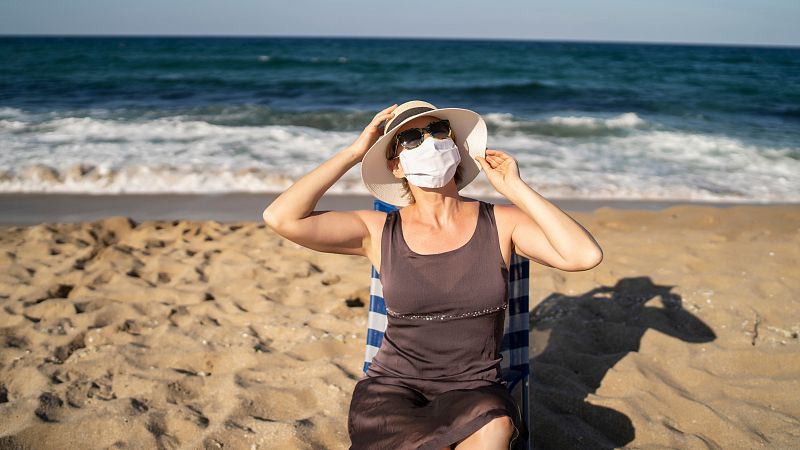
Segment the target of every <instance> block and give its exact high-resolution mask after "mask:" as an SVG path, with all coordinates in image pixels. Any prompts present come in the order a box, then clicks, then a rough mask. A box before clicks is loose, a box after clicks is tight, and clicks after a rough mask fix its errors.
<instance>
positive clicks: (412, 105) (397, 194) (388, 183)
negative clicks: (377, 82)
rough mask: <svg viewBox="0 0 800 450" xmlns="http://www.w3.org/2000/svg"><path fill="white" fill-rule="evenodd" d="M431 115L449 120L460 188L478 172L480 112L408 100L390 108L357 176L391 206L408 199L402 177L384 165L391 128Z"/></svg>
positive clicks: (482, 135)
mask: <svg viewBox="0 0 800 450" xmlns="http://www.w3.org/2000/svg"><path fill="white" fill-rule="evenodd" d="M423 116H435V117H438V118H440V119H447V120H449V121H450V129H452V130H453V134H454V135H455V139H454V141H455V143H456V146H458V151H459V153H460V154H461V162H460V163H459V166H460V167H461V182H460V183H458V184H457V185H456V189H458V190H461V189H462V188H463V187H464V186H466V185H468V184H469V183H471V182H472V180H474V179H475V177H477V176H478V173H479V172H480V171H481V165H480V163H479V162H478V161H476V160H475V156H481V157H485V156H486V137H487V133H486V122H484V121H483V118H482V117H481V116H480V114H478V113H476V112H475V111H470V110H469V109H463V108H437V107H435V106H433V105H432V104H430V103H428V102H425V101H422V100H411V101H408V102H405V103H403V104H401V105H398V106H397V108H395V109H394V117H392V118H391V119H390V120H388V121H387V122H386V124H385V125H384V127H383V135H381V137H379V138H378V140H377V141H375V143H374V144H372V147H370V148H369V150H367V153H365V154H364V158H362V160H361V179H362V180H364V184H365V185H366V186H367V189H368V190H369V191H370V192H371V193H372V195H374V196H375V197H376V198H378V199H379V200H383V201H384V202H386V203H389V204H392V205H395V206H407V205H409V204H411V202H410V201H409V200H408V199H407V198H405V197H404V196H403V179H401V178H395V176H394V174H392V172H391V171H390V170H389V168H388V167H387V166H386V161H387V160H386V150H388V147H389V146H391V145H392V142H393V138H394V134H395V133H394V131H397V130H398V129H400V127H401V126H402V125H403V124H405V123H406V122H409V121H411V120H413V119H416V118H417V117H423Z"/></svg>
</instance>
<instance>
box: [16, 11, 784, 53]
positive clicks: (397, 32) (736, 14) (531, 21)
mask: <svg viewBox="0 0 800 450" xmlns="http://www.w3.org/2000/svg"><path fill="white" fill-rule="evenodd" d="M798 23H800V0H605V1H598V0H550V1H547V2H544V1H540V0H492V1H477V0H460V1H458V0H435V1H430V0H405V1H359V0H335V1H334V0H315V1H312V0H289V1H274V0H157V1H156V0H136V1H132V0H69V1H64V0H48V1H45V0H0V35H31V34H33V35H42V34H45V35H87V34H88V35H162V36H163V35H183V36H187V35H188V36H191V35H203V36H331V37H333V36H353V37H403V38H409V37H418V38H473V39H524V40H564V41H608V42H673V43H708V44H746V45H792V46H800V26H798Z"/></svg>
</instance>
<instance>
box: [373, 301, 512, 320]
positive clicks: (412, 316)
mask: <svg viewBox="0 0 800 450" xmlns="http://www.w3.org/2000/svg"><path fill="white" fill-rule="evenodd" d="M507 307H508V303H503V305H502V306H496V307H494V308H486V309H481V310H479V311H470V312H465V313H459V314H400V313H398V312H396V311H392V310H391V309H389V308H388V307H387V308H386V314H389V315H390V316H392V317H399V318H402V319H422V320H445V319H463V318H465V317H477V316H483V315H486V314H491V313H493V312H496V311H500V310H501V309H506V308H507Z"/></svg>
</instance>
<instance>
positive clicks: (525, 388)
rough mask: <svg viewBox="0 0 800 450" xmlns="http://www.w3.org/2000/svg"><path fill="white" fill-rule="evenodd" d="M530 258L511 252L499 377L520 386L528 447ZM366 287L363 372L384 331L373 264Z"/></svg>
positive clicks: (387, 207) (379, 206)
mask: <svg viewBox="0 0 800 450" xmlns="http://www.w3.org/2000/svg"><path fill="white" fill-rule="evenodd" d="M373 209H375V210H376V211H383V212H386V213H388V212H391V211H394V210H396V209H397V207H395V206H394V205H391V204H389V203H386V202H383V201H381V200H377V199H376V200H375V201H374V203H373ZM529 269H530V262H529V261H528V259H527V258H523V257H521V256H519V255H518V254H516V253H513V254H512V255H511V267H510V268H509V277H508V308H506V320H505V330H504V332H503V343H502V345H501V354H502V355H503V360H502V362H501V363H500V364H501V370H502V377H503V380H505V381H506V383H507V384H508V391H509V392H513V389H514V388H515V387H516V386H517V385H521V386H522V394H521V403H522V404H521V410H522V418H523V420H524V421H525V423H526V424H527V426H528V436H529V438H528V442H527V446H528V449H530V448H531V439H530V436H531V435H532V434H533V433H532V432H531V421H530V395H529V389H530V373H531V371H530V360H529V359H528V332H529V328H530V319H529V317H530V315H529V312H528V277H529V273H530V272H529ZM371 271H372V274H371V277H370V289H369V313H368V314H369V316H368V317H367V347H366V351H365V353H364V367H363V371H364V374H366V373H367V369H369V365H370V364H371V363H372V358H373V357H374V356H375V354H377V353H378V349H379V348H380V347H381V342H382V341H383V333H384V332H385V331H386V320H387V319H386V303H385V302H384V300H383V286H381V281H380V279H379V278H378V272H377V271H376V270H375V267H374V266H373V267H372V269H371Z"/></svg>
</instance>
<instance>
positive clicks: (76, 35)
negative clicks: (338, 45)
mask: <svg viewBox="0 0 800 450" xmlns="http://www.w3.org/2000/svg"><path fill="white" fill-rule="evenodd" d="M15 37H16V38H19V37H33V38H37V37H41V38H273V39H365V40H367V39H373V40H380V39H383V40H443V41H499V42H542V43H578V44H636V45H683V46H713V47H759V48H765V47H766V48H800V44H775V43H732V42H681V41H633V40H602V39H598V40H586V39H563V38H507V37H460V36H456V37H447V36H413V37H409V36H348V35H269V34H96V33H85V34H83V33H69V34H45V33H18V34H3V33H0V38H15Z"/></svg>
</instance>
